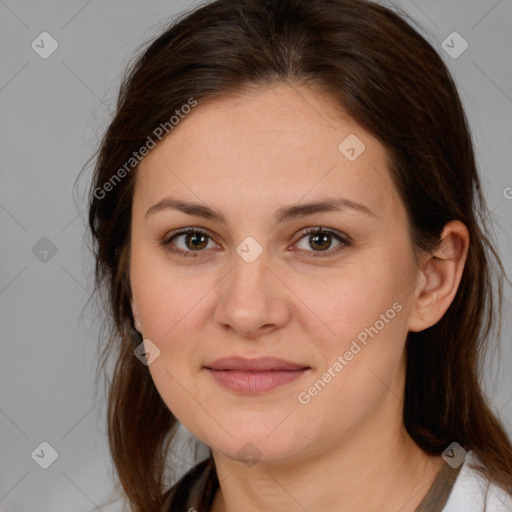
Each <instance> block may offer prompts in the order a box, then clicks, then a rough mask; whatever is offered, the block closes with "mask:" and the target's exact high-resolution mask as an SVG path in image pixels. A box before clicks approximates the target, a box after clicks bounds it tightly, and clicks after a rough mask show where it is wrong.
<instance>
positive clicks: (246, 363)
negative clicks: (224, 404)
mask: <svg viewBox="0 0 512 512" xmlns="http://www.w3.org/2000/svg"><path fill="white" fill-rule="evenodd" d="M204 369H205V370H206V372H207V373H208V374H209V375H210V376H211V377H213V379H214V380H215V381H216V382H217V383H218V384H220V385H221V386H223V387H224V388H227V389H229V390H231V391H234V392H237V393H242V394H258V393H264V392H267V391H271V390H273V389H275V388H277V387H279V386H282V385H284V384H288V383H290V382H293V381H295V380H297V379H298V378H300V377H301V376H302V375H304V374H305V373H306V372H307V371H308V370H310V369H311V368H310V367H309V366H305V365H302V364H297V363H293V362H291V361H286V360H284V359H279V358H275V357H260V358H256V359H246V358H242V357H226V358H221V359H217V360H216V361H214V362H213V363H210V364H208V365H205V367H204Z"/></svg>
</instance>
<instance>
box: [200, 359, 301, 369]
mask: <svg viewBox="0 0 512 512" xmlns="http://www.w3.org/2000/svg"><path fill="white" fill-rule="evenodd" d="M205 368H208V369H210V370H245V371H253V372H265V371H278V370H288V371H292V370H304V369H307V368H309V366H305V365H303V364H297V363H292V362H291V361H285V360H284V359H279V358H277V357H258V358H254V359H248V358H245V357H238V356H233V357H222V358H220V359H217V360H216V361H214V362H213V363H210V364H208V365H205Z"/></svg>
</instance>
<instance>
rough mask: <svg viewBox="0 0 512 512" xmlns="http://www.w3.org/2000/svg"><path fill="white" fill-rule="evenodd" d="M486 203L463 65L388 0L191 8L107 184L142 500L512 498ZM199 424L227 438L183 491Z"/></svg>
mask: <svg viewBox="0 0 512 512" xmlns="http://www.w3.org/2000/svg"><path fill="white" fill-rule="evenodd" d="M485 215H486V207H485V202H484V200H483V197H482V193H481V189H480V182H479V177H478V174H477V169H476V165H475V158H474V153H473V148H472V142H471V137H470V133H469V129H468V127H467V123H466V119H465V116H464V112H463V109H462V106H461V102H460V99H459V96H458V94H457V91H456V89H455V86H454V83H453V81H452V78H451V77H450V74H449V72H448V71H447V69H446V67H445V65H444V64H443V62H442V60H441V59H440V57H439V56H438V55H437V53H436V52H435V51H434V50H433V48H432V47H431V46H430V45H429V44H428V43H427V42H426V41H425V40H424V39H423V38H422V37H421V36H420V35H419V34H418V33H417V32H416V31H415V30H414V29H412V28H411V27H410V26H409V25H408V24H407V23H406V22H405V21H404V20H403V19H402V18H401V17H399V16H398V15H396V14H395V13H393V12H392V11H390V10H389V9H387V8H385V7H383V6H380V5H377V4H375V3H372V2H367V1H362V0H320V1H316V2H311V1H307V0H285V1H265V0H244V1H242V2H240V1H236V2H234V1H228V0H217V1H215V2H212V3H209V4H207V5H205V6H203V7H201V8H198V9H196V10H195V11H192V12H190V13H188V14H187V15H186V16H183V17H182V18H181V19H180V20H178V21H177V22H175V23H173V24H172V25H171V26H170V27H169V28H168V29H167V30H166V31H165V32H164V33H163V34H162V35H160V36H159V37H158V38H157V39H155V40H154V41H153V42H152V43H151V44H150V45H149V47H148V48H147V49H146V50H145V51H144V52H143V53H142V55H141V56H140V57H139V58H138V59H137V61H136V62H135V63H134V64H133V66H132V68H131V70H130V72H129V73H128V74H127V76H126V78H125V80H124V82H123V85H122V87H121V91H120V97H119V102H118V107H117V112H116V115H115V118H114V120H113V121H112V123H111V125H110V126H109V128H108V130H107V133H106V134H105V137H104V139H103V141H102V145H101V148H100V152H99V157H98V162H97V165H96V169H95V175H94V180H93V184H92V187H91V198H90V210H89V221H90V228H91V232H92V235H93V241H94V248H95V257H96V279H97V286H98V288H99V289H100V290H102V291H103V292H105V299H106V301H107V302H106V306H107V311H108V314H109V315H110V318H111V319H112V330H111V335H110V337H109V343H108V345H107V349H106V351H105V356H107V355H108V354H109V353H112V352H114V353H115V357H116V365H115V370H114V374H113V379H112V382H111V387H110V393H109V411H108V415H109V441H110V448H111V453H112V457H113V461H114V464H115V466H116V470H117V473H118V475H119V479H120V483H121V484H122V487H123V490H124V492H125V493H126V496H127V499H128V500H129V503H130V506H131V507H132V510H135V511H156V510H161V511H171V510H172V511H174V510H194V509H195V510H198V511H206V510H209V511H214V512H221V511H222V512H233V511H237V510H244V511H257V510H258V511H260V510H265V511H273V510H283V508H286V509H287V510H307V511H310V512H312V511H317V510H322V511H325V510H364V511H365V512H369V511H377V510H378V511H397V510H400V511H402V512H409V511H410V512H412V511H426V510H428V511H429V512H437V511H441V510H443V511H445V512H454V511H462V510H464V511H468V510H474V511H480V510H484V509H485V510H487V511H504V510H511V509H512V508H511V507H512V497H511V493H512V447H511V444H510V440H509V439H508V437H507V434H506V432H505V430H504V428H503V426H502V425H501V424H500V422H499V420H498V419H497V418H496V417H495V415H494V414H493V412H492V411H491V410H490V408H489V406H488V405H487V403H486V400H485V397H484V395H483V392H482V390H481V388H480V385H479V378H480V375H479V366H478V365H479V361H480V358H481V356H482V355H483V353H484V349H485V347H486V342H487V341H488V340H489V339H490V333H491V330H492V327H493V325H494V323H495V321H496V319H497V312H499V308H498V307H497V305H496V294H495V292H493V288H492V277H493V276H492V271H493V270H498V271H501V272H503V267H502V265H501V262H500V259H499V256H498V255H497V253H496V251H495V249H494V247H493V244H492V241H491V240H490V239H489V237H488V236H486V233H487V232H486V225H485ZM492 258H494V261H492ZM500 275H501V274H500ZM498 297H499V298H500V303H499V305H501V281H499V286H498ZM104 361H105V360H104ZM180 423H181V424H182V425H184V426H185V427H186V429H188V430H189V431H190V432H191V433H192V434H194V436H195V437H196V438H197V439H199V440H201V441H202V442H203V443H204V444H205V445H206V446H208V448H209V449H210V456H209V457H208V458H207V459H206V460H205V461H203V462H202V463H200V464H198V465H197V466H196V467H195V468H193V469H192V470H191V471H190V472H188V473H187V474H186V475H185V476H184V477H183V478H182V479H181V480H180V481H179V482H178V483H177V484H176V485H174V486H173V487H172V488H170V489H169V484H168V476H169V475H168V474H167V469H169V468H168V467H167V466H166V461H167V455H168V454H169V447H170V446H171V445H172V442H173V440H174V439H175V435H176V429H177V426H178V425H179V424H180ZM171 463H172V461H171ZM171 467H172V464H171Z"/></svg>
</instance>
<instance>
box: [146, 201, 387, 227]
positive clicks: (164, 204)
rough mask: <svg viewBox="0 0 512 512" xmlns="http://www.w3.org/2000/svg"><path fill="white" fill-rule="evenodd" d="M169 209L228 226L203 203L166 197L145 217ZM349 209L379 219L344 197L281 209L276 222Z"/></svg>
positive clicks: (221, 217)
mask: <svg viewBox="0 0 512 512" xmlns="http://www.w3.org/2000/svg"><path fill="white" fill-rule="evenodd" d="M167 209H173V210H179V211H181V212H183V213H186V214H188V215H193V216H195V217H202V218H203V219H209V220H214V221H218V222H220V223H222V224H227V221H226V218H225V217H224V215H223V214H222V213H221V212H219V211H216V210H214V209H212V208H210V207H209V206H206V205H204V204H201V203H194V202H190V201H182V200H179V199H175V198H172V197H166V198H165V199H162V200H161V201H159V202H158V203H155V204H154V205H153V206H151V207H150V208H149V209H148V211H147V212H146V215H145V217H146V218H147V217H148V216H149V215H151V214H154V213H156V212H160V211H163V210H167ZM347 209H350V210H354V211H357V212H359V213H364V214H365V215H370V216H372V217H377V216H376V215H375V213H374V212H372V211H371V210H370V209H369V208H368V207H367V206H366V205H364V204H362V203H357V202H355V201H351V200H350V199H346V198H344V197H329V198H326V199H318V200H316V201H312V202H309V203H302V204H297V205H292V206H285V207H283V208H280V209H279V210H277V211H276V213H275V222H276V223H278V224H279V223H282V222H286V221H289V220H292V219H297V218H301V217H306V216H307V215H313V214H315V213H324V212H338V211H343V210H347Z"/></svg>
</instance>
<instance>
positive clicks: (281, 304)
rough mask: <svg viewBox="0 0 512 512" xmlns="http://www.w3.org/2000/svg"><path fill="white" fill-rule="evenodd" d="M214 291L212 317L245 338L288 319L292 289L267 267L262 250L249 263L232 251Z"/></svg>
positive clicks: (279, 325) (268, 331) (282, 324)
mask: <svg viewBox="0 0 512 512" xmlns="http://www.w3.org/2000/svg"><path fill="white" fill-rule="evenodd" d="M217 293H218V301H217V305H216V308H215V316H214V318H215V321H216V322H217V323H218V324H219V325H221V326H222V328H223V329H232V330H233V331H235V332H236V333H237V334H238V335H239V336H242V337H244V338H248V339H254V338H257V337H258V336H261V335H262V334H268V333H270V332H272V331H273V330H276V329H279V328H281V327H283V326H284V325H286V323H287V322H289V320H290V304H289V299H290V296H291V292H290V291H289V289H288V288H287V287H286V286H285V285H284V284H283V282H282V280H281V279H279V277H278V276H277V275H276V271H274V270H272V269H271V268H270V266H269V261H268V258H267V257H266V253H265V251H264V252H263V253H262V254H261V255H260V256H259V257H258V258H257V259H256V260H255V261H253V262H252V263H248V262H246V261H245V260H244V259H243V258H241V257H240V256H239V255H238V254H237V253H236V252H234V254H233V268H232V269H231V270H230V271H229V272H228V274H227V275H226V276H225V277H224V279H222V280H221V281H220V282H219V284H218V289H217Z"/></svg>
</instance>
